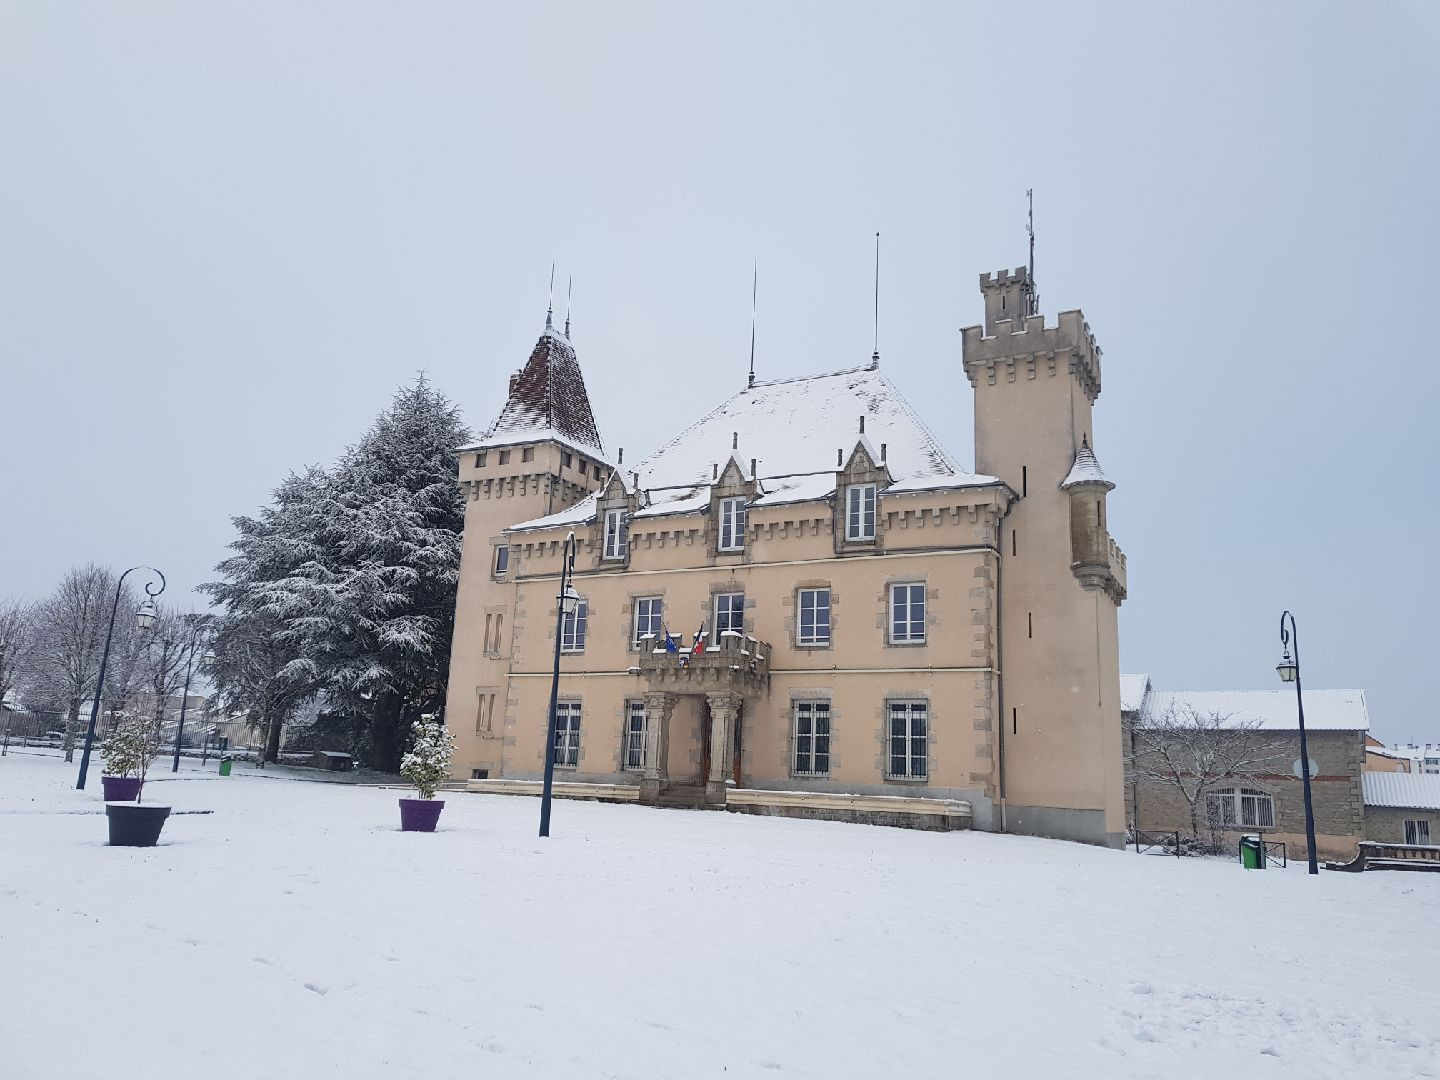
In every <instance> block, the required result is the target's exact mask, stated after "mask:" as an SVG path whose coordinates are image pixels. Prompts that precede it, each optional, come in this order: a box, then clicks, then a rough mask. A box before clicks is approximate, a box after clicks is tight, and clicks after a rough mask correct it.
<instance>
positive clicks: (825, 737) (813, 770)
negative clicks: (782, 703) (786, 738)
mask: <svg viewBox="0 0 1440 1080" xmlns="http://www.w3.org/2000/svg"><path fill="white" fill-rule="evenodd" d="M793 765H794V771H795V775H796V776H829V775H830V702H828V701H797V702H795V757H794V761H793Z"/></svg>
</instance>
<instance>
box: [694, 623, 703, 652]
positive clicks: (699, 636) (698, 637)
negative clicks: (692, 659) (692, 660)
mask: <svg viewBox="0 0 1440 1080" xmlns="http://www.w3.org/2000/svg"><path fill="white" fill-rule="evenodd" d="M704 651H705V624H704V623H703V622H702V623H701V624H700V629H699V630H696V631H695V647H694V648H693V649H691V650H690V655H691V656H699V655H700V654H701V653H703V652H704Z"/></svg>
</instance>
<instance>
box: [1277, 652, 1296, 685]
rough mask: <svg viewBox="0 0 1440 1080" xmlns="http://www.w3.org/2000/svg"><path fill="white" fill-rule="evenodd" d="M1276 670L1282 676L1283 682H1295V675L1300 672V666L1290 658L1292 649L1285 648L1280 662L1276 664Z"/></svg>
mask: <svg viewBox="0 0 1440 1080" xmlns="http://www.w3.org/2000/svg"><path fill="white" fill-rule="evenodd" d="M1275 671H1276V673H1277V674H1278V675H1279V676H1280V681H1281V682H1294V681H1295V677H1296V676H1297V675H1299V674H1300V666H1299V665H1298V664H1296V663H1295V661H1294V660H1291V659H1290V650H1289V649H1286V650H1285V655H1284V656H1283V657H1281V659H1280V663H1278V664H1276V665H1275Z"/></svg>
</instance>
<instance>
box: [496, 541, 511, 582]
mask: <svg viewBox="0 0 1440 1080" xmlns="http://www.w3.org/2000/svg"><path fill="white" fill-rule="evenodd" d="M509 569H510V545H509V544H500V545H498V546H497V547H496V548H495V576H496V577H500V576H501V575H502V574H504V573H505V571H507V570H509Z"/></svg>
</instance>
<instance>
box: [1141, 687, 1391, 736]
mask: <svg viewBox="0 0 1440 1080" xmlns="http://www.w3.org/2000/svg"><path fill="white" fill-rule="evenodd" d="M1122 697H1123V692H1122ZM1190 710H1193V711H1194V712H1195V713H1196V714H1198V715H1199V716H1203V717H1207V718H1208V717H1211V716H1219V717H1222V718H1224V719H1226V720H1228V721H1229V722H1231V723H1233V724H1235V725H1237V726H1238V725H1240V724H1253V725H1255V726H1257V727H1259V728H1262V729H1264V730H1267V731H1298V730H1299V728H1300V723H1299V720H1298V716H1297V713H1296V708H1295V691H1294V690H1291V689H1289V688H1288V687H1287V688H1283V689H1278V690H1154V689H1152V690H1151V691H1150V694H1149V697H1148V699H1147V701H1146V705H1145V715H1147V716H1150V717H1153V718H1156V719H1159V718H1161V717H1163V716H1165V715H1166V714H1167V713H1170V712H1171V711H1175V712H1177V713H1181V714H1183V713H1185V712H1188V711H1190ZM1305 728H1306V730H1310V731H1368V730H1369V729H1370V713H1369V710H1368V709H1366V707H1365V691H1364V690H1307V691H1305Z"/></svg>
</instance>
